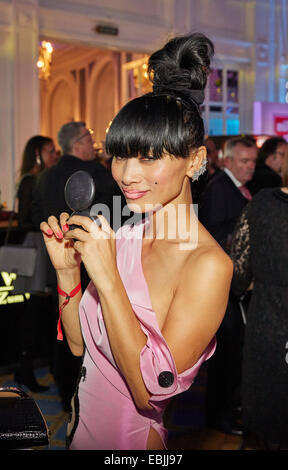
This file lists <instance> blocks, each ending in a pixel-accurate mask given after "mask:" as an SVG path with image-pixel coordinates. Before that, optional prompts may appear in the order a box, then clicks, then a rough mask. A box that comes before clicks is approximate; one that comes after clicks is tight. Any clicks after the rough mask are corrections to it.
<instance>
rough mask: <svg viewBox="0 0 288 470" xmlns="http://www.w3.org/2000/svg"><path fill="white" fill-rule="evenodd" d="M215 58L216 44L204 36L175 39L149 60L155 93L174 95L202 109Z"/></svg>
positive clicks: (199, 34) (195, 35) (194, 35)
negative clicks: (211, 65) (200, 106)
mask: <svg viewBox="0 0 288 470" xmlns="http://www.w3.org/2000/svg"><path fill="white" fill-rule="evenodd" d="M213 55H214V46H213V43H212V42H211V41H210V39H208V38H207V37H206V36H205V35H204V34H201V33H193V34H190V35H188V36H180V37H176V38H173V39H171V40H170V41H169V42H168V43H167V44H166V45H165V46H164V47H163V48H162V49H160V50H158V51H156V52H154V54H152V55H151V57H150V59H149V62H148V70H149V74H150V78H151V81H152V83H153V93H154V94H155V95H158V94H173V95H175V96H179V97H180V98H183V99H186V100H188V101H193V102H196V103H197V104H198V105H199V104H201V103H203V101H204V90H205V86H206V84H207V77H208V75H209V73H210V61H211V59H212V57H213Z"/></svg>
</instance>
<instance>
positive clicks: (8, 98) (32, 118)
mask: <svg viewBox="0 0 288 470" xmlns="http://www.w3.org/2000/svg"><path fill="white" fill-rule="evenodd" d="M0 10H1V11H0V13H1V15H0V16H1V20H0V44H1V47H0V70H1V75H0V86H1V102H2V104H1V106H0V118H1V130H0V132H1V133H0V138H1V172H0V187H1V192H2V199H3V200H6V201H7V203H8V208H11V207H12V200H13V194H14V187H15V182H16V180H17V178H18V176H19V170H20V165H21V159H22V152H23V149H24V146H25V143H26V142H27V140H28V139H29V138H30V137H32V136H33V135H35V134H38V133H39V129H40V97H39V80H38V71H37V68H36V62H37V56H38V39H39V33H38V0H25V1H24V0H13V1H12V2H10V4H4V3H2V4H1V8H0Z"/></svg>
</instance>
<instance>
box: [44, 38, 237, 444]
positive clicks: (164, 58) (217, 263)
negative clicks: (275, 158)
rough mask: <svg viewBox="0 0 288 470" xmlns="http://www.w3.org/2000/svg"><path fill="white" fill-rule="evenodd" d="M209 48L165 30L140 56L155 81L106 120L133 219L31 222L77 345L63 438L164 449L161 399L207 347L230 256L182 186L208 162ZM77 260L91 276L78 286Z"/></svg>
mask: <svg viewBox="0 0 288 470" xmlns="http://www.w3.org/2000/svg"><path fill="white" fill-rule="evenodd" d="M212 55H213V44H212V43H211V41H210V40H209V39H208V38H206V37H205V36H204V35H202V34H198V33H197V34H192V35H189V36H186V37H180V38H175V39H172V40H171V41H169V42H168V44H166V46H164V47H163V49H161V50H159V51H157V52H155V53H154V54H153V55H152V56H151V57H150V60H149V71H150V74H151V78H152V81H153V92H152V93H149V94H146V95H144V96H141V97H139V98H136V99H134V100H133V101H130V102H129V103H128V104H126V105H125V106H124V107H123V108H122V109H121V110H120V112H119V113H118V115H117V116H116V117H115V119H114V120H113V122H112V124H111V126H110V129H109V132H108V135H107V141H106V149H107V152H108V154H109V155H111V156H113V162H112V173H113V176H114V178H115V180H116V181H117V183H118V184H119V186H120V188H121V190H122V191H123V193H124V195H125V197H126V201H127V205H128V207H129V209H130V210H131V211H133V212H134V213H137V214H138V215H139V214H140V215H141V214H142V216H144V215H145V217H143V219H142V220H140V222H139V221H138V222H136V223H133V224H131V225H129V224H127V225H124V226H123V227H121V228H120V229H119V230H118V231H117V233H116V234H115V233H114V232H113V230H112V229H111V227H110V225H109V224H108V222H107V220H105V218H104V217H103V216H102V215H99V216H98V219H97V220H98V222H97V223H94V222H92V221H91V219H89V218H88V217H82V216H77V215H74V216H71V217H70V218H69V215H68V214H61V215H60V220H59V221H58V220H57V219H56V217H54V216H51V217H49V219H48V221H47V222H42V223H41V230H42V232H43V235H44V239H45V242H46V247H47V250H48V253H49V255H50V257H51V260H52V263H53V265H54V267H55V269H56V273H57V279H58V292H59V302H60V315H61V316H60V318H59V324H58V326H59V338H60V339H61V322H62V325H63V327H64V329H65V333H66V337H67V341H68V343H69V345H70V348H71V351H72V352H73V353H74V354H75V355H78V356H82V355H83V367H82V374H81V377H80V378H79V384H78V393H77V395H76V397H75V400H74V404H73V409H74V413H73V418H72V420H71V422H70V424H69V426H68V437H69V442H70V448H71V449H114V450H116V449H118V450H119V449H164V448H165V447H166V431H165V428H164V425H163V420H162V417H163V413H164V410H165V407H166V405H167V403H168V401H169V399H170V398H171V397H172V396H174V395H176V394H178V393H181V392H183V391H185V390H187V389H188V388H189V387H190V385H191V383H192V382H193V380H194V378H195V376H196V375H197V372H198V370H199V368H200V366H201V365H202V363H203V362H204V361H205V360H207V359H208V358H209V357H210V356H211V355H212V354H213V352H214V349H215V333H216V331H217V329H218V327H219V325H220V323H221V321H222V318H223V315H224V312H225V309H226V304H227V299H228V293H229V287H230V282H231V276H232V263H231V261H230V259H229V257H228V256H227V255H226V254H225V253H224V251H222V249H221V248H220V247H219V245H218V244H217V243H216V242H215V241H214V239H213V238H212V237H211V236H210V235H209V233H208V232H207V231H206V230H205V229H204V228H203V226H202V225H201V224H198V220H197V217H196V214H195V212H194V210H193V203H192V196H191V186H190V178H192V179H197V177H198V176H199V175H200V174H201V173H202V172H203V171H205V166H206V149H205V147H204V146H202V142H203V138H204V126H203V121H202V118H201V115H200V112H199V104H200V103H202V101H203V98H204V88H205V85H206V81H207V75H208V73H209V65H210V60H211V57H212ZM134 222H135V221H134ZM71 224H76V225H80V226H81V227H82V228H83V229H84V230H82V229H81V228H76V229H73V230H69V225H71ZM72 240H73V241H72ZM81 261H82V262H83V263H84V265H85V267H86V269H87V271H88V273H89V276H90V278H91V282H90V284H89V286H88V288H87V289H86V291H85V293H84V295H83V297H82V293H81V286H80V283H79V282H80V270H79V265H80V262H81ZM81 297H82V298H81ZM80 301H81V302H80ZM79 304H80V305H79Z"/></svg>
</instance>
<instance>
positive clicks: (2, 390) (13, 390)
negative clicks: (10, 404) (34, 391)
mask: <svg viewBox="0 0 288 470" xmlns="http://www.w3.org/2000/svg"><path fill="white" fill-rule="evenodd" d="M0 394H1V395H0V398H1V396H3V395H4V396H5V397H14V396H15V395H18V396H19V397H20V398H25V397H27V396H28V394H27V393H26V392H24V390H21V388H17V387H0ZM2 394H3V395H2Z"/></svg>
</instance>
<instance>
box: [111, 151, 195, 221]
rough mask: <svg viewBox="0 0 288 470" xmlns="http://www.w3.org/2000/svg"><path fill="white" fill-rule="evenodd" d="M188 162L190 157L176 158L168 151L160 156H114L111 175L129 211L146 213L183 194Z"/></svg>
mask: <svg viewBox="0 0 288 470" xmlns="http://www.w3.org/2000/svg"><path fill="white" fill-rule="evenodd" d="M189 165H190V157H188V158H187V159H185V158H175V157H174V156H171V155H169V154H164V155H163V157H162V158H160V159H154V158H153V157H152V156H146V157H142V156H138V157H132V158H120V157H119V158H118V157H114V158H113V161H112V175H113V178H114V179H115V180H116V182H117V183H118V185H119V187H120V189H121V190H122V192H123V194H124V196H125V198H126V202H127V204H128V206H129V208H130V210H132V211H133V212H137V213H140V212H142V213H143V212H149V211H151V207H159V205H160V206H165V204H167V203H169V202H170V203H171V202H173V201H175V199H176V198H179V197H180V194H181V191H182V189H183V184H184V181H185V176H186V175H187V170H188V168H189ZM149 208H150V209H149ZM147 209H148V210H147Z"/></svg>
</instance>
